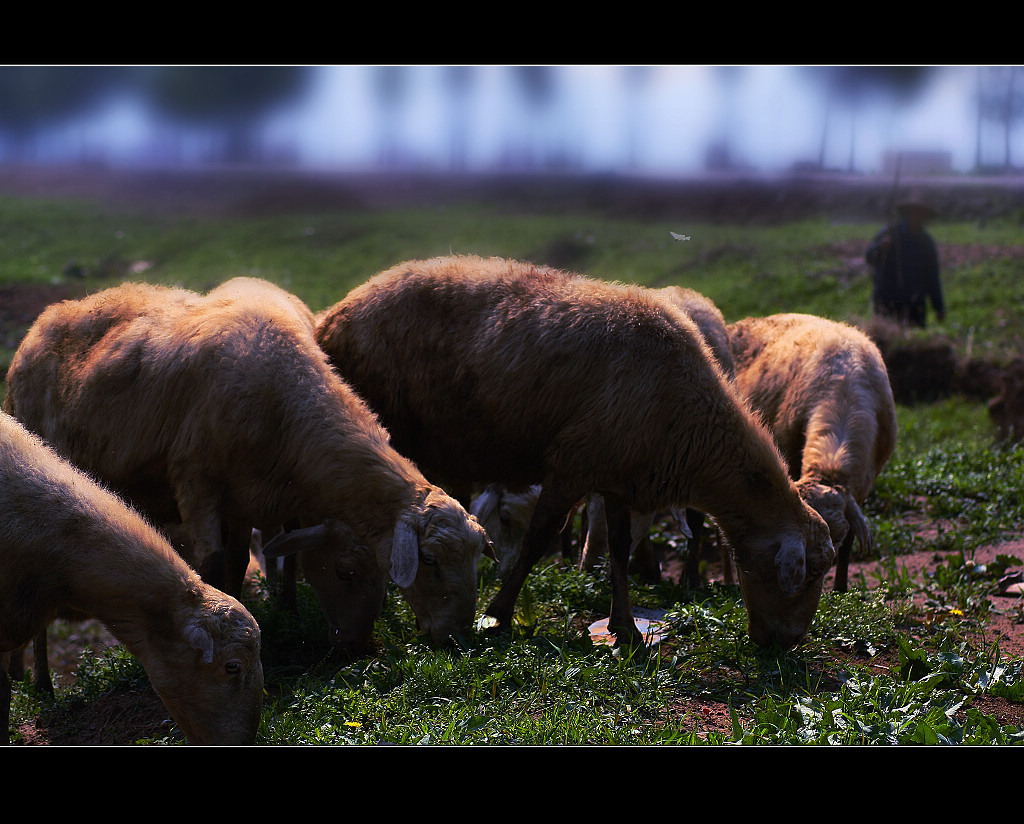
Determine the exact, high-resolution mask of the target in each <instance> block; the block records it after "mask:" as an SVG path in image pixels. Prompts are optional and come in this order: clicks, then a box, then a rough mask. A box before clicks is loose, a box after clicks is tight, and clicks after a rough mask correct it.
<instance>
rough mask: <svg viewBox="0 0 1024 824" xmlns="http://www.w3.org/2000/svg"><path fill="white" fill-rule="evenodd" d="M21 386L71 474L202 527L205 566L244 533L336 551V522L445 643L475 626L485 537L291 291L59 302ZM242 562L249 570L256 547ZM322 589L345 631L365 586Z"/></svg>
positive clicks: (323, 583)
mask: <svg viewBox="0 0 1024 824" xmlns="http://www.w3.org/2000/svg"><path fill="white" fill-rule="evenodd" d="M7 385H8V394H7V398H6V401H5V407H6V408H7V410H8V411H10V412H11V413H13V414H14V415H15V416H16V417H18V418H19V419H21V420H22V421H23V422H24V423H25V425H26V426H27V427H28V428H29V429H31V430H33V431H35V432H37V433H38V434H39V435H41V436H42V437H44V438H46V439H47V440H48V441H49V442H50V443H51V444H52V445H53V446H54V447H55V448H56V449H57V450H58V452H60V453H61V454H63V455H64V456H65V457H66V458H67V459H68V460H70V461H72V462H73V463H75V464H76V465H79V466H81V467H83V468H85V469H86V471H89V472H91V473H93V474H95V475H96V476H97V477H99V478H101V479H102V480H103V481H104V482H105V483H107V484H108V485H109V486H111V487H112V488H113V489H115V490H116V491H118V492H120V493H121V494H122V495H123V496H124V497H126V498H127V499H128V500H130V501H132V502H133V503H136V504H137V505H138V506H139V507H140V508H141V509H142V510H143V511H145V512H146V513H147V514H149V515H150V518H151V520H153V521H154V522H171V521H174V520H179V521H180V522H181V523H182V524H184V525H185V527H186V529H187V532H188V535H189V537H190V539H191V545H192V548H193V551H194V558H193V559H191V560H192V562H193V563H194V565H195V566H197V567H200V566H202V564H203V562H204V560H205V559H207V558H209V557H213V556H215V555H216V554H217V553H218V552H220V551H221V550H222V530H223V529H224V527H225V526H227V525H232V524H234V525H241V526H243V527H244V530H242V531H243V532H244V534H246V535H248V533H249V530H250V529H251V528H252V527H257V528H260V529H266V528H268V527H274V526H276V525H279V524H285V523H293V522H298V523H301V524H320V528H319V532H320V534H321V536H322V538H323V540H324V541H329V540H330V538H331V530H330V529H327V528H326V527H325V526H324V524H325V522H328V521H340V522H341V523H343V524H345V525H346V527H347V528H349V529H350V530H351V531H352V534H354V535H355V536H357V537H358V541H359V543H360V544H361V545H363V546H367V547H370V548H371V550H372V553H373V555H374V557H375V558H376V562H377V567H378V569H379V572H378V573H377V574H378V575H386V574H388V572H389V571H390V574H391V576H392V578H393V579H394V580H395V582H396V583H397V584H398V586H399V587H400V588H401V589H402V592H403V594H404V595H405V597H406V598H407V600H408V601H409V603H410V605H411V606H412V608H413V611H414V613H415V614H416V618H417V621H418V623H419V626H420V629H421V630H422V631H423V632H424V633H427V634H429V636H430V637H431V638H432V640H433V641H434V642H435V643H439V644H446V643H450V641H451V638H452V636H454V635H457V634H459V633H460V632H462V631H464V630H466V629H469V628H470V627H472V624H473V619H474V616H475V610H476V585H477V583H476V562H477V558H478V556H479V555H480V553H481V551H482V550H483V549H484V547H485V546H486V537H485V535H484V532H483V530H482V528H481V527H480V526H479V524H477V523H476V521H475V520H474V519H473V518H472V517H471V516H469V515H468V514H467V513H466V511H465V510H464V509H463V508H462V507H461V506H460V505H459V504H458V503H457V502H456V501H455V500H453V499H452V498H451V497H449V496H448V495H446V494H445V493H444V492H443V491H442V490H441V489H440V488H438V487H436V486H433V485H432V484H429V483H428V482H427V480H426V479H425V478H424V477H423V475H422V474H421V473H420V472H419V471H418V470H417V468H416V467H415V466H414V465H413V464H412V462H411V461H409V460H408V459H406V458H405V457H403V456H402V455H400V454H399V453H398V452H396V451H395V449H393V448H392V446H391V444H390V443H389V438H388V433H387V432H386V431H385V430H384V428H383V427H382V426H381V425H380V424H379V422H378V421H377V419H376V417H375V416H374V415H373V413H372V412H371V411H370V410H369V409H368V408H367V406H366V404H365V403H363V401H362V400H361V399H360V398H359V397H357V396H356V395H355V393H353V392H352V390H351V389H350V388H349V386H348V385H347V384H345V382H344V381H342V380H341V379H340V378H339V377H338V375H337V374H336V373H335V372H334V371H333V370H332V369H331V368H330V367H329V365H328V364H327V361H326V358H325V356H324V354H323V352H321V351H320V349H319V348H318V347H317V345H316V341H315V340H314V338H313V334H312V325H311V315H310V314H309V311H308V310H307V309H306V308H305V307H304V306H302V304H301V303H299V302H298V300H297V299H296V298H294V297H293V296H291V295H289V294H288V293H287V292H285V291H283V290H281V289H279V288H278V287H276V286H273V285H272V284H269V283H266V282H264V281H259V280H255V279H251V278H236V279H234V280H232V281H229V282H228V283H226V284H224V285H223V286H222V287H220V288H218V289H215V290H214V291H212V292H211V293H210V294H209V295H207V296H206V297H203V296H200V295H198V294H194V293H191V292H186V291H184V290H180V289H177V290H175V289H168V288H164V287H158V286H148V285H143V284H124V285H122V286H120V287H117V288H114V289H108V290H106V291H103V292H100V293H98V294H95V295H92V296H90V297H88V298H84V299H82V300H78V301H65V302H63V303H60V304H55V305H53V306H51V307H49V308H48V309H47V310H45V311H44V312H43V313H42V314H41V315H40V317H39V318H38V319H37V320H36V322H35V324H34V325H33V326H32V328H31V329H30V330H29V332H28V333H27V334H26V336H25V339H24V340H23V341H22V343H21V345H20V346H19V348H18V351H17V352H16V353H15V355H14V359H13V360H12V363H11V367H10V370H9V372H8V375H7ZM311 528H312V527H311ZM307 538H308V535H307ZM308 545H309V544H308V541H307V542H306V543H304V544H303V546H304V547H306V546H308ZM339 552H340V553H348V552H349V548H348V547H347V546H342V547H337V548H333V549H332V548H331V547H329V546H325V547H324V548H323V549H322V553H326V555H327V556H331V555H332V554H333V553H339ZM242 553H243V563H242V564H241V569H242V570H243V572H244V562H247V560H248V539H246V541H245V543H244V545H243V546H242ZM325 566H326V567H329V568H331V569H333V568H334V566H335V565H334V564H333V563H326V564H325ZM319 583H320V589H319V590H318V592H317V596H318V599H319V600H320V603H321V604H324V605H325V610H326V612H327V617H328V620H329V622H330V624H331V626H332V630H337V629H338V627H339V625H341V626H343V625H344V623H345V621H346V620H347V619H346V618H345V614H346V610H351V609H353V608H354V607H352V605H351V604H349V603H348V601H347V599H348V597H349V594H350V586H351V582H350V581H347V580H340V579H334V580H333V581H331V580H329V579H328V577H327V576H323V577H322V578H321V579H319ZM378 585H379V581H371V582H370V583H369V587H370V589H371V590H374V591H375V590H376V588H377V587H378ZM355 608H356V609H357V610H358V609H359V607H355Z"/></svg>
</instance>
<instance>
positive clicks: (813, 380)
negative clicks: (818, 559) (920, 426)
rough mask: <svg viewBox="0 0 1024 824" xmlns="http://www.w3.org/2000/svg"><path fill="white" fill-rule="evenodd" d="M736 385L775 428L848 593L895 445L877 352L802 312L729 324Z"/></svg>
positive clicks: (859, 337) (839, 584) (855, 333)
mask: <svg viewBox="0 0 1024 824" xmlns="http://www.w3.org/2000/svg"><path fill="white" fill-rule="evenodd" d="M729 336H730V339H731V340H732V348H733V358H734V360H735V363H736V384H737V388H738V389H739V391H740V393H741V394H742V395H743V396H744V397H745V398H747V400H748V401H749V402H750V404H751V406H753V408H754V409H755V410H756V411H758V412H759V413H760V414H761V415H762V416H763V417H764V420H765V422H766V423H767V425H768V428H769V429H770V430H771V432H772V434H773V436H774V437H775V440H776V442H777V443H778V446H779V449H780V450H781V452H782V455H783V457H784V458H785V460H786V464H787V466H788V467H789V473H790V477H792V478H793V479H794V480H796V481H797V488H798V489H799V490H800V494H801V496H802V497H803V499H804V500H805V501H807V503H809V504H810V505H811V506H812V507H813V508H814V509H815V510H816V511H817V512H818V513H819V514H820V515H821V516H822V517H823V518H824V519H825V521H826V522H827V523H828V525H829V530H830V532H831V535H832V543H833V544H834V545H835V546H836V547H837V548H838V554H837V563H836V573H835V582H834V584H833V589H834V590H835V591H837V592H845V591H846V589H847V587H848V566H849V560H850V551H851V548H852V545H853V541H854V539H855V538H856V540H857V541H859V542H860V545H861V548H862V549H863V550H865V551H867V550H869V549H870V547H871V532H870V529H869V527H868V524H867V521H866V520H865V518H864V515H863V513H862V511H861V507H862V506H863V505H864V501H865V499H866V498H867V496H868V493H869V492H870V491H871V488H872V486H873V484H874V481H875V478H877V477H878V474H879V473H880V472H881V471H882V468H883V467H884V466H885V464H886V462H887V461H888V460H889V458H890V456H891V455H892V452H893V449H894V448H895V445H896V435H897V423H896V407H895V404H894V402H893V395H892V389H891V387H890V385H889V379H888V375H887V373H886V368H885V363H884V362H883V360H882V356H881V354H880V353H879V351H878V347H877V346H875V344H874V343H873V342H872V341H871V339H870V338H869V337H868V336H867V335H865V334H864V333H863V332H861V331H859V330H858V329H855V328H853V327H852V326H848V325H847V324H844V323H839V322H836V321H831V320H827V319H825V318H819V317H815V316H813V315H802V314H780V315H771V316H769V317H764V318H746V319H744V320H741V321H738V322H736V323H733V324H731V325H730V326H729Z"/></svg>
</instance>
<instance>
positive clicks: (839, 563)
mask: <svg viewBox="0 0 1024 824" xmlns="http://www.w3.org/2000/svg"><path fill="white" fill-rule="evenodd" d="M853 537H854V536H853V530H852V529H851V530H849V531H847V533H846V537H845V538H844V539H843V543H842V544H841V545H840V546H839V551H838V552H837V553H836V580H835V582H834V583H833V584H832V591H833V592H846V591H847V588H848V587H849V580H848V575H849V567H850V551H851V549H852V548H853Z"/></svg>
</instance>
